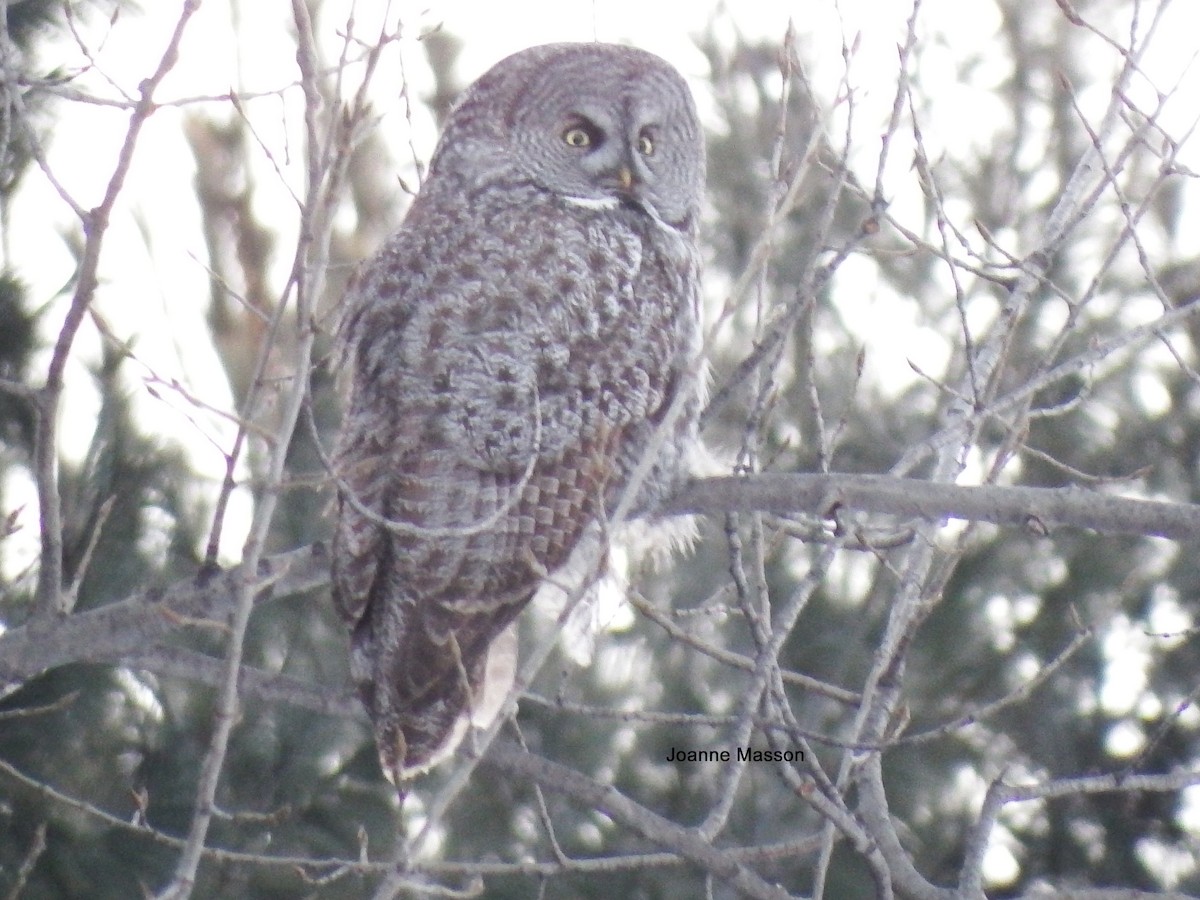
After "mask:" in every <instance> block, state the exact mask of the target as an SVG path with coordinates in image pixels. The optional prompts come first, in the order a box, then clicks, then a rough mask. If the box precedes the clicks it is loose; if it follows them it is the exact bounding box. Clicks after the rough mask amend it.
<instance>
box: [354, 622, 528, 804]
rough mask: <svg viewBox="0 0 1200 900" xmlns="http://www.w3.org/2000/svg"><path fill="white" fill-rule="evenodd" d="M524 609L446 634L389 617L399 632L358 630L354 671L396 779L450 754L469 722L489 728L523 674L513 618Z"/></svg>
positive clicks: (386, 767) (386, 766) (384, 763)
mask: <svg viewBox="0 0 1200 900" xmlns="http://www.w3.org/2000/svg"><path fill="white" fill-rule="evenodd" d="M396 606H399V607H400V608H404V607H407V608H408V609H409V611H414V607H413V606H410V605H408V604H397V605H396ZM396 606H393V607H392V608H393V609H395V608H396ZM519 610H520V607H519V606H518V607H517V608H516V609H514V610H513V611H512V613H511V614H502V615H501V616H499V617H497V616H495V615H488V616H480V617H478V618H477V619H475V620H473V621H472V620H468V621H466V622H461V623H459V625H458V627H456V628H454V629H453V630H449V631H442V632H440V633H439V632H438V631H437V630H435V629H434V628H432V627H431V626H430V623H429V622H426V621H420V622H410V623H407V626H406V625H404V624H402V623H395V622H392V623H383V624H384V628H383V629H382V630H383V631H385V632H388V631H390V632H391V635H390V636H391V638H392V639H391V640H383V641H380V640H378V638H379V636H380V635H379V634H378V633H377V631H376V629H375V628H360V629H358V630H356V632H355V634H354V638H353V640H354V657H353V663H354V665H353V668H354V677H355V680H356V681H357V683H358V688H359V693H360V695H361V696H362V699H363V703H364V705H365V706H366V707H367V711H368V712H369V713H370V717H371V720H372V722H373V723H374V724H375V737H376V744H377V746H378V749H379V762H380V766H381V767H382V769H383V772H384V774H385V775H386V776H387V778H388V780H389V781H391V782H392V783H393V784H394V785H396V786H397V787H400V786H401V785H403V784H404V783H405V782H407V781H409V780H411V779H412V778H415V777H416V776H418V775H421V774H423V773H425V772H426V771H428V770H429V769H431V768H432V767H433V766H436V765H437V764H438V763H440V762H442V761H444V760H445V759H447V758H448V757H450V756H451V755H452V754H453V753H454V752H455V750H457V749H458V747H459V745H460V744H461V743H462V740H463V738H464V737H465V736H466V734H467V731H468V728H469V727H470V726H472V725H474V726H476V727H479V728H486V727H487V726H488V725H490V724H491V722H492V721H493V720H494V719H495V717H496V716H497V715H498V714H499V713H500V711H501V709H502V708H503V705H504V701H505V699H506V698H507V696H508V692H509V689H510V688H511V686H512V683H513V679H514V676H515V672H516V645H517V638H516V628H515V626H513V625H511V624H510V622H511V620H512V618H513V617H514V616H515V614H516V612H519ZM388 625H391V626H392V627H390V628H389V627H388ZM397 626H399V627H398V628H397Z"/></svg>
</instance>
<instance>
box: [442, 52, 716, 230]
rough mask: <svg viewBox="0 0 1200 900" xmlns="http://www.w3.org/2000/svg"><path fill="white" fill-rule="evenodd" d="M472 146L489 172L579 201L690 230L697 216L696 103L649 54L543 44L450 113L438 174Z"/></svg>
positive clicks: (502, 66)
mask: <svg viewBox="0 0 1200 900" xmlns="http://www.w3.org/2000/svg"><path fill="white" fill-rule="evenodd" d="M451 145H454V146H455V147H457V150H451V149H450V147H451ZM468 147H469V148H470V149H469V154H470V156H471V157H472V158H473V159H474V160H476V161H478V162H484V160H487V162H486V163H484V167H485V168H493V166H495V165H497V164H500V165H503V166H504V167H505V168H515V169H516V171H517V172H519V173H520V174H521V175H523V176H524V177H525V178H528V179H532V180H533V181H535V182H536V183H537V184H538V185H539V186H541V187H542V188H544V189H546V190H548V191H551V192H553V193H555V194H557V195H559V196H561V197H562V198H563V199H565V200H566V201H568V202H571V203H574V204H576V205H580V206H585V207H591V208H600V209H603V208H610V207H616V206H618V205H621V204H633V205H635V206H638V207H640V208H642V209H643V210H645V211H646V212H647V213H649V214H650V215H652V216H653V217H654V218H656V219H658V220H660V221H662V222H664V223H666V224H668V225H671V226H674V227H677V228H681V229H685V230H686V229H690V228H691V227H692V226H693V225H694V223H695V220H696V218H697V213H698V210H699V204H700V196H701V193H702V190H703V186H704V138H703V135H702V133H701V129H700V124H699V122H698V121H697V117H696V107H695V104H694V102H693V100H692V95H691V93H690V91H689V90H688V87H687V84H686V83H685V82H684V80H683V78H682V77H681V76H680V74H679V73H678V72H677V71H676V70H675V69H673V68H672V67H671V66H670V65H669V64H668V63H666V62H665V61H664V60H662V59H660V58H659V57H657V56H655V55H653V54H652V53H647V52H645V51H643V50H637V49H634V48H632V47H622V46H617V45H614V44H598V43H592V44H547V45H544V46H540V47H533V48H530V49H529V50H524V51H521V52H520V53H516V54H514V55H512V56H510V57H508V58H506V59H503V60H501V61H500V62H499V63H497V64H496V65H495V66H493V67H492V68H491V69H490V70H489V71H488V72H487V73H486V74H484V75H483V77H481V78H480V79H479V80H478V81H476V82H475V84H474V85H472V86H471V88H470V90H468V91H467V93H466V94H465V95H464V96H463V98H462V100H461V101H460V102H459V104H458V105H457V106H456V107H455V109H454V112H453V113H452V114H451V117H450V120H449V122H448V123H447V126H446V131H445V133H444V134H443V136H442V141H441V143H440V144H439V149H438V152H437V153H436V154H435V157H434V162H433V170H432V171H431V174H435V173H436V170H437V168H438V166H439V163H441V164H446V163H448V162H449V160H444V159H441V158H442V157H446V156H452V157H455V158H456V159H455V162H454V164H457V165H461V164H463V163H464V162H466V160H465V159H464V156H465V154H464V152H463V151H465V150H467V149H468ZM493 171H494V169H493Z"/></svg>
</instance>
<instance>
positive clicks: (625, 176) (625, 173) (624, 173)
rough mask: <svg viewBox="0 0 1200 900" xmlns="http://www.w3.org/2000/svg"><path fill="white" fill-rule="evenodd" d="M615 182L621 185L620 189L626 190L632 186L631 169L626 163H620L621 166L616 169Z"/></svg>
mask: <svg viewBox="0 0 1200 900" xmlns="http://www.w3.org/2000/svg"><path fill="white" fill-rule="evenodd" d="M617 184H619V185H620V186H621V190H623V191H627V190H629V189H630V188H631V187H633V169H632V168H630V167H629V166H628V165H626V164H622V166H621V168H619V169H617Z"/></svg>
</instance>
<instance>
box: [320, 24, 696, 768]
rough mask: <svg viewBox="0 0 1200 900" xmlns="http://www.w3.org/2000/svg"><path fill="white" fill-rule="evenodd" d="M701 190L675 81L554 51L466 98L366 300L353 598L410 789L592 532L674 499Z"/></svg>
mask: <svg viewBox="0 0 1200 900" xmlns="http://www.w3.org/2000/svg"><path fill="white" fill-rule="evenodd" d="M703 181H704V144H703V138H702V135H701V131H700V126H699V124H698V122H697V118H696V111H695V106H694V104H693V102H692V97H691V95H690V93H689V92H688V88H687V86H686V84H685V83H684V81H683V79H682V78H681V77H680V75H679V73H678V72H676V71H675V70H674V69H673V68H671V67H670V66H669V65H668V64H667V63H666V62H664V61H663V60H661V59H659V58H658V57H656V56H653V55H651V54H649V53H646V52H644V51H640V50H635V49H632V48H629V47H619V46H614V45H610V44H550V45H547V46H542V47H534V48H532V49H529V50H525V51H523V52H520V53H517V54H515V55H513V56H510V57H508V58H507V59H505V60H503V61H501V62H500V63H498V64H497V65H496V66H495V67H494V68H492V69H491V70H490V71H488V72H487V73H486V74H485V75H484V76H483V77H482V78H480V79H479V80H478V81H477V82H476V83H475V84H474V85H473V86H472V87H471V88H470V89H468V90H467V92H466V93H465V94H464V96H463V97H462V99H461V100H460V101H459V102H458V104H457V105H456V107H455V108H454V110H453V112H452V113H451V114H450V117H449V120H448V121H447V123H446V127H445V130H444V132H443V134H442V136H441V140H440V141H439V143H438V145H437V148H436V150H435V151H434V155H433V159H432V161H431V163H430V166H429V173H428V176H427V177H426V179H425V181H424V184H423V185H422V187H421V190H420V193H419V195H418V196H417V197H416V199H415V200H414V201H413V204H412V207H411V209H410V210H409V212H408V215H407V217H406V218H405V220H404V223H403V225H402V227H401V228H400V230H399V231H398V232H397V233H396V234H394V235H393V236H392V237H391V238H390V239H389V240H388V241H387V243H386V244H385V245H384V247H383V249H382V250H381V251H380V252H379V253H378V255H376V256H375V257H374V258H373V259H372V260H370V261H369V262H368V263H366V264H365V266H364V267H363V269H362V270H361V271H360V272H359V274H358V276H357V278H356V280H355V283H354V285H353V286H352V287H351V289H350V290H349V292H348V296H347V298H346V301H345V312H344V317H343V320H342V325H341V328H340V339H341V341H342V347H343V353H344V357H343V364H344V367H345V368H346V369H347V370H348V376H349V379H350V386H349V398H348V407H347V411H346V416H345V421H344V424H343V427H342V431H341V434H340V438H339V442H338V446H337V452H336V454H335V461H334V472H335V476H336V478H337V482H338V521H337V526H336V534H335V541H334V553H333V596H334V602H335V603H336V606H337V608H338V610H339V612H340V613H341V615H342V616H343V618H344V619H345V620H346V622H347V623H348V625H349V627H350V629H351V643H352V648H353V650H352V659H351V669H352V673H353V676H354V679H355V681H356V682H357V684H358V687H359V690H360V693H361V696H362V699H363V702H364V704H365V705H366V708H367V711H368V712H369V713H370V716H371V719H372V721H373V723H374V726H375V733H376V739H377V743H378V747H379V754H380V760H381V762H382V765H383V769H384V772H385V773H386V774H387V775H388V777H389V778H390V779H391V780H392V781H393V782H394V783H396V784H397V785H400V784H402V782H404V781H405V780H406V779H408V778H410V777H412V776H413V775H415V774H417V773H419V772H421V771H424V770H425V769H427V768H428V767H429V766H431V765H433V764H434V763H436V762H437V761H439V760H440V759H441V758H443V757H444V756H445V755H447V754H448V753H449V752H451V751H452V750H453V749H454V747H455V746H456V745H457V743H458V741H459V740H460V739H461V737H462V735H463V733H464V732H465V730H466V727H467V724H468V723H469V722H472V721H475V723H476V724H479V721H478V718H479V717H478V712H479V707H480V706H481V705H482V704H483V699H482V695H483V693H484V689H485V686H486V682H487V681H488V670H489V652H490V651H492V650H494V649H495V648H496V647H498V646H499V645H500V644H501V643H503V641H501V640H499V638H500V637H501V635H502V633H504V632H505V630H506V628H507V627H508V626H509V625H510V623H512V621H513V619H514V617H516V615H517V614H518V613H519V612H520V611H521V609H522V608H523V607H524V606H525V605H526V604H527V603H528V602H529V600H530V598H531V597H532V596H533V594H534V592H535V591H536V590H537V588H538V586H539V584H540V583H542V581H543V580H544V579H546V578H547V577H553V573H554V572H555V570H556V569H559V568H560V567H562V566H563V565H564V564H565V563H566V561H567V558H568V556H569V555H570V554H571V552H572V550H573V548H575V547H576V545H578V544H579V543H580V541H581V538H582V537H583V536H584V534H585V532H586V531H587V530H588V529H589V526H590V527H591V529H592V531H593V532H596V531H597V530H599V531H601V532H603V530H604V527H605V523H606V522H607V521H608V519H609V517H610V516H611V515H612V514H613V512H614V510H615V509H616V507H617V504H618V503H619V502H621V501H622V498H623V497H624V494H625V493H626V492H629V494H630V498H628V499H626V501H625V502H626V504H627V506H628V509H629V510H630V511H631V512H635V513H636V512H638V511H642V510H646V509H649V508H651V507H653V505H654V503H655V502H656V501H657V500H658V499H660V498H661V497H662V496H663V495H664V494H665V493H666V492H668V491H670V490H671V489H673V487H674V486H675V485H676V483H677V482H678V481H679V479H680V477H681V475H682V469H683V464H682V462H681V460H682V458H683V456H684V454H685V453H686V452H687V450H688V449H689V447H690V445H691V443H692V442H693V441H694V438H695V431H696V418H697V409H698V406H699V403H700V397H699V392H700V380H701V379H700V375H699V373H698V371H697V370H698V366H699V362H698V355H699V350H700V325H699V311H698V303H699V254H698V252H697V249H696V229H697V224H698V219H699V207H700V198H701V192H702V189H703ZM643 458H645V463H644V464H641V463H642V461H643ZM639 464H641V465H639ZM635 472H636V474H635ZM629 500H632V503H631V504H629ZM493 657H495V654H493ZM491 662H492V663H493V664H494V663H495V658H493V659H492V660H491ZM493 668H495V666H494V665H493ZM510 680H511V679H510Z"/></svg>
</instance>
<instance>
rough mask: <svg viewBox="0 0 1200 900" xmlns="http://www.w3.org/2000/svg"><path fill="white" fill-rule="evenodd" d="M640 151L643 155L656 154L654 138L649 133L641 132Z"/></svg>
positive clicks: (639, 137) (638, 140) (638, 142)
mask: <svg viewBox="0 0 1200 900" xmlns="http://www.w3.org/2000/svg"><path fill="white" fill-rule="evenodd" d="M637 148H638V153H640V154H642V156H653V155H654V138H652V137H650V135H648V134H640V135H638V139H637Z"/></svg>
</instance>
